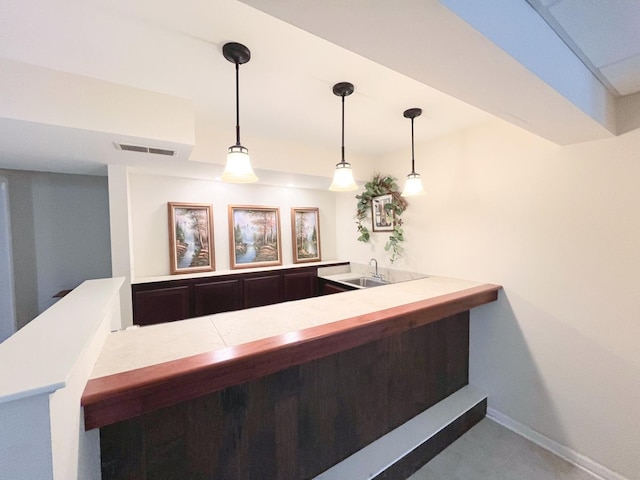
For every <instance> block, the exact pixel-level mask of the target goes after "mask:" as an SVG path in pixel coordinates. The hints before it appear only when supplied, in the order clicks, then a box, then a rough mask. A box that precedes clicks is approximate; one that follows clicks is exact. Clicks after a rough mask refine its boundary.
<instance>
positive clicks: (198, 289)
mask: <svg viewBox="0 0 640 480" xmlns="http://www.w3.org/2000/svg"><path fill="white" fill-rule="evenodd" d="M333 265H347V263H345V262H341V263H336V264H333ZM345 290H348V288H344V289H343V290H340V291H345ZM131 292H132V297H133V323H134V324H136V325H153V324H155V323H163V322H172V321H175V320H183V319H185V318H192V317H199V316H202V315H210V314H213V313H221V312H229V311H233V310H242V309H243V308H251V307H260V306H263V305H270V304H273V303H280V302H285V301H290V300H300V299H302V298H309V297H315V296H316V295H318V293H319V292H318V267H317V266H305V267H292V268H281V269H274V270H265V271H263V272H251V273H245V272H238V273H233V274H229V275H221V276H211V277H204V278H203V277H199V278H187V279H176V280H167V281H163V282H150V283H137V284H133V285H131ZM332 293H333V292H332Z"/></svg>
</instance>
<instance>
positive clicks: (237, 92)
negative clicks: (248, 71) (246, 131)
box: [236, 63, 240, 147]
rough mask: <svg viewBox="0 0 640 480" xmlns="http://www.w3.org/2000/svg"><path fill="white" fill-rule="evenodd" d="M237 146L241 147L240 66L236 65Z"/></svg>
mask: <svg viewBox="0 0 640 480" xmlns="http://www.w3.org/2000/svg"><path fill="white" fill-rule="evenodd" d="M236 146H237V147H239V146H240V64H238V63H236Z"/></svg>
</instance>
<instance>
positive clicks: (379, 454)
mask: <svg viewBox="0 0 640 480" xmlns="http://www.w3.org/2000/svg"><path fill="white" fill-rule="evenodd" d="M486 401H487V397H486V395H484V394H482V393H481V392H479V391H478V390H477V389H476V388H474V387H472V386H470V385H467V386H465V387H463V388H461V389H460V390H458V391H457V392H455V393H453V394H451V395H449V396H448V397H447V398H445V399H444V400H442V401H440V402H438V403H437V404H436V405H434V406H433V407H431V408H429V409H427V410H426V411H424V412H422V413H421V414H419V415H417V416H415V417H414V418H412V419H411V420H409V421H408V422H406V423H404V424H403V425H401V426H399V427H398V428H396V429H395V430H393V431H391V432H389V433H387V434H386V435H384V436H383V437H381V438H379V439H378V440H376V441H375V442H373V443H371V444H370V445H367V446H366V447H365V448H363V449H362V450H360V451H359V452H356V453H354V454H353V455H351V456H350V457H348V458H346V459H345V460H343V461H342V462H340V463H338V464H337V465H334V466H333V467H331V468H330V469H329V470H326V471H325V472H323V473H321V474H320V475H318V476H317V477H315V479H314V480H344V479H345V478H348V479H353V480H356V479H358V480H362V479H376V480H390V479H395V478H400V479H403V478H407V476H409V475H410V473H413V472H410V473H408V472H409V471H410V470H411V469H414V470H413V471H416V470H418V469H419V468H420V467H421V466H422V465H424V464H425V463H426V462H427V461H429V460H430V459H431V458H433V457H434V456H435V455H436V454H437V453H439V452H440V451H441V450H443V449H444V448H445V447H446V446H447V445H448V444H450V443H452V442H453V440H455V439H456V438H458V437H459V436H460V435H462V433H464V432H465V431H466V430H468V429H469V428H471V427H472V426H473V425H475V424H476V423H477V422H478V421H480V420H481V419H482V418H484V416H485V414H486V405H487V403H486ZM414 467H417V468H414Z"/></svg>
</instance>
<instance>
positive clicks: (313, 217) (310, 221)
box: [291, 208, 321, 263]
mask: <svg viewBox="0 0 640 480" xmlns="http://www.w3.org/2000/svg"><path fill="white" fill-rule="evenodd" d="M291 234H292V238H291V245H292V246H293V263H304V262H318V261H320V259H321V255H320V211H319V210H318V209H317V208H292V209H291Z"/></svg>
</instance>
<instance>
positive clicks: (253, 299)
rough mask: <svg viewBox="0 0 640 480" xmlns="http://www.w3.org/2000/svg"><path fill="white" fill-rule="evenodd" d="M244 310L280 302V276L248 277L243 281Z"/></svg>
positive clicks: (278, 274)
mask: <svg viewBox="0 0 640 480" xmlns="http://www.w3.org/2000/svg"><path fill="white" fill-rule="evenodd" d="M243 287H244V308H252V307H262V306H264V305H271V304H273V303H281V302H282V274H281V273H277V274H273V275H260V276H257V277H253V276H251V277H248V278H245V279H244V281H243Z"/></svg>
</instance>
